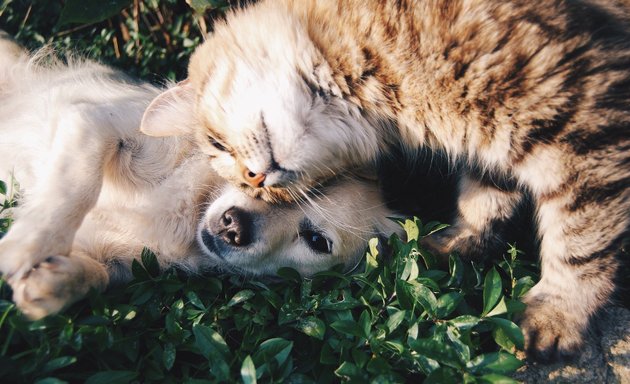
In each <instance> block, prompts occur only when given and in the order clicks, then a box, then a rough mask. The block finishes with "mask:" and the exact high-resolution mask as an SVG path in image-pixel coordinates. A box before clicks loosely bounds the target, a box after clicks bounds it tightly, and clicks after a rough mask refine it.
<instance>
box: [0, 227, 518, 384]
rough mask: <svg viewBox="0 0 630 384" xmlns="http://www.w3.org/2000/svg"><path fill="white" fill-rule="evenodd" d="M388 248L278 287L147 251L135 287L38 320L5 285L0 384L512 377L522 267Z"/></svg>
mask: <svg viewBox="0 0 630 384" xmlns="http://www.w3.org/2000/svg"><path fill="white" fill-rule="evenodd" d="M403 224H404V227H405V228H406V230H407V231H408V232H409V233H410V234H413V233H416V234H417V235H418V238H421V237H422V234H426V233H427V232H430V231H427V228H428V226H422V224H421V223H420V221H419V220H418V219H415V220H406V221H404V222H403ZM431 225H432V224H431ZM389 243H390V244H389V245H390V247H391V248H392V250H393V254H392V255H391V256H389V257H386V256H384V255H382V254H379V253H378V250H377V240H376V239H372V240H371V241H370V244H369V251H368V252H367V254H366V257H365V263H364V265H365V267H364V271H363V272H362V273H357V274H354V275H345V274H343V273H341V272H340V271H339V270H338V269H332V270H329V271H325V272H322V273H319V274H317V275H316V276H314V277H312V278H310V279H304V278H301V277H300V276H299V275H298V274H297V272H295V271H294V270H291V269H283V270H281V271H279V275H280V276H281V278H279V279H278V281H257V280H240V279H239V278H238V277H235V276H222V275H221V276H207V277H204V278H200V277H186V276H183V275H182V274H180V273H178V272H177V271H168V272H167V273H164V274H160V273H159V270H158V269H157V261H156V260H155V256H154V255H153V254H152V253H151V252H150V251H148V250H145V251H144V252H143V253H142V255H141V257H140V258H139V259H140V261H136V262H134V264H133V273H134V280H133V281H132V282H131V283H130V284H129V285H128V286H127V287H121V288H119V289H114V290H112V291H110V292H108V293H106V294H95V293H93V294H91V295H90V297H89V299H88V300H86V301H83V302H81V303H79V304H77V305H75V306H74V307H72V308H71V309H70V310H68V311H67V312H66V313H65V314H62V315H56V316H51V317H48V318H46V319H44V320H40V321H36V322H28V321H25V320H24V319H23V318H22V317H21V316H20V314H19V313H18V312H17V311H16V309H15V307H14V305H13V304H12V303H11V302H10V301H9V290H8V288H7V287H6V286H4V287H3V288H2V291H3V295H2V296H3V297H4V299H3V300H0V335H1V336H0V381H2V382H42V383H43V382H50V383H53V382H54V383H61V382H75V381H81V382H83V381H86V382H89V383H105V382H107V383H112V382H114V383H128V382H142V383H152V382H155V383H169V382H171V383H180V382H189V383H206V382H244V383H256V382H295V381H298V382H322V383H326V382H338V381H348V382H365V381H371V382H372V381H374V382H405V381H410V380H415V381H424V382H425V383H461V382H467V383H475V382H478V383H486V382H491V383H503V382H513V381H512V380H511V379H509V377H508V375H509V374H510V373H511V372H513V371H514V370H515V369H517V368H518V367H519V366H520V365H521V362H520V361H519V360H518V359H516V358H515V357H514V356H513V354H512V353H513V352H514V351H515V349H516V348H521V347H522V344H523V336H522V334H521V332H520V330H519V329H518V327H517V326H516V325H515V324H514V323H513V322H512V316H513V315H514V313H516V312H518V311H520V310H521V309H522V305H521V304H520V302H518V298H519V297H520V296H521V295H522V294H523V293H524V292H525V289H524V288H517V287H518V286H519V284H521V285H522V283H519V281H521V280H522V279H523V278H524V277H526V276H521V273H522V272H523V271H524V269H523V265H522V264H521V263H520V262H519V261H518V259H516V258H509V259H506V260H504V261H502V262H501V263H499V264H495V265H493V266H489V267H488V268H483V267H482V266H481V265H478V264H475V263H471V262H465V261H463V260H461V259H460V258H458V257H457V256H454V255H453V256H451V257H450V260H449V267H448V268H447V269H446V270H443V269H440V268H439V266H438V264H437V263H436V260H435V258H434V257H433V256H432V255H431V254H430V253H428V252H426V251H425V250H423V249H422V248H421V247H419V246H418V243H417V240H410V241H408V242H405V241H402V240H401V239H399V238H398V237H397V236H395V235H394V236H392V237H391V238H390V240H389ZM515 293H516V294H515Z"/></svg>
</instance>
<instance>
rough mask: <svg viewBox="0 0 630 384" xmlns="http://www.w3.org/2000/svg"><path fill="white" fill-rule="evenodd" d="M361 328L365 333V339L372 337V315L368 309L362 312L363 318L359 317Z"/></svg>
mask: <svg viewBox="0 0 630 384" xmlns="http://www.w3.org/2000/svg"><path fill="white" fill-rule="evenodd" d="M359 326H360V327H361V330H362V331H363V337H365V338H366V339H367V338H368V337H370V330H371V328H372V316H370V313H369V312H368V310H367V309H366V310H364V311H363V312H361V316H359Z"/></svg>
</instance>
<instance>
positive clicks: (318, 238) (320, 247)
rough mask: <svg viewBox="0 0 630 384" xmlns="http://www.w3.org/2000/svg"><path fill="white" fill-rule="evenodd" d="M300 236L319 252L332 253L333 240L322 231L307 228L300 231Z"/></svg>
mask: <svg viewBox="0 0 630 384" xmlns="http://www.w3.org/2000/svg"><path fill="white" fill-rule="evenodd" d="M300 236H301V237H302V238H303V239H304V241H305V242H306V244H307V245H308V246H309V248H311V249H312V250H313V251H315V252H319V253H332V242H331V241H330V240H328V239H327V238H326V237H324V236H323V235H322V234H321V233H318V232H315V231H311V230H306V231H302V232H300Z"/></svg>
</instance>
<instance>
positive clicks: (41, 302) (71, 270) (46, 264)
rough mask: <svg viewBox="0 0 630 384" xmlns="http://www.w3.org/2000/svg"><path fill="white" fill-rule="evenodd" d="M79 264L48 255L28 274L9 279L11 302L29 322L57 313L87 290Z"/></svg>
mask: <svg viewBox="0 0 630 384" xmlns="http://www.w3.org/2000/svg"><path fill="white" fill-rule="evenodd" d="M84 274H85V271H84V269H83V267H82V265H81V263H79V262H77V260H74V259H72V258H70V257H67V256H49V257H47V258H46V259H44V261H42V262H40V263H37V264H35V265H34V266H33V267H32V268H31V269H30V270H29V271H27V272H25V273H23V274H21V275H20V276H16V277H15V278H11V279H9V284H10V285H11V287H12V288H13V301H14V302H15V304H16V305H17V307H18V308H19V309H20V310H21V311H22V313H24V315H25V316H26V317H28V318H30V319H33V320H36V319H40V318H42V317H44V316H47V315H50V314H53V313H57V312H59V311H61V310H62V309H64V308H65V307H66V306H68V305H69V304H72V303H73V302H74V301H76V300H78V299H79V298H81V297H83V296H84V295H85V294H86V293H87V291H88V290H89V288H90V287H89V286H88V284H86V279H85V276H84Z"/></svg>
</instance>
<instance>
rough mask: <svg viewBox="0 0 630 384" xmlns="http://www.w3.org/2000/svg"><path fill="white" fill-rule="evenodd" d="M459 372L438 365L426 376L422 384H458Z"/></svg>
mask: <svg viewBox="0 0 630 384" xmlns="http://www.w3.org/2000/svg"><path fill="white" fill-rule="evenodd" d="M460 383H462V376H461V374H459V373H457V371H455V370H453V369H452V368H449V367H439V368H437V369H436V370H434V371H433V372H431V373H430V374H429V376H427V378H426V379H425V380H424V381H423V384H460Z"/></svg>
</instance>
